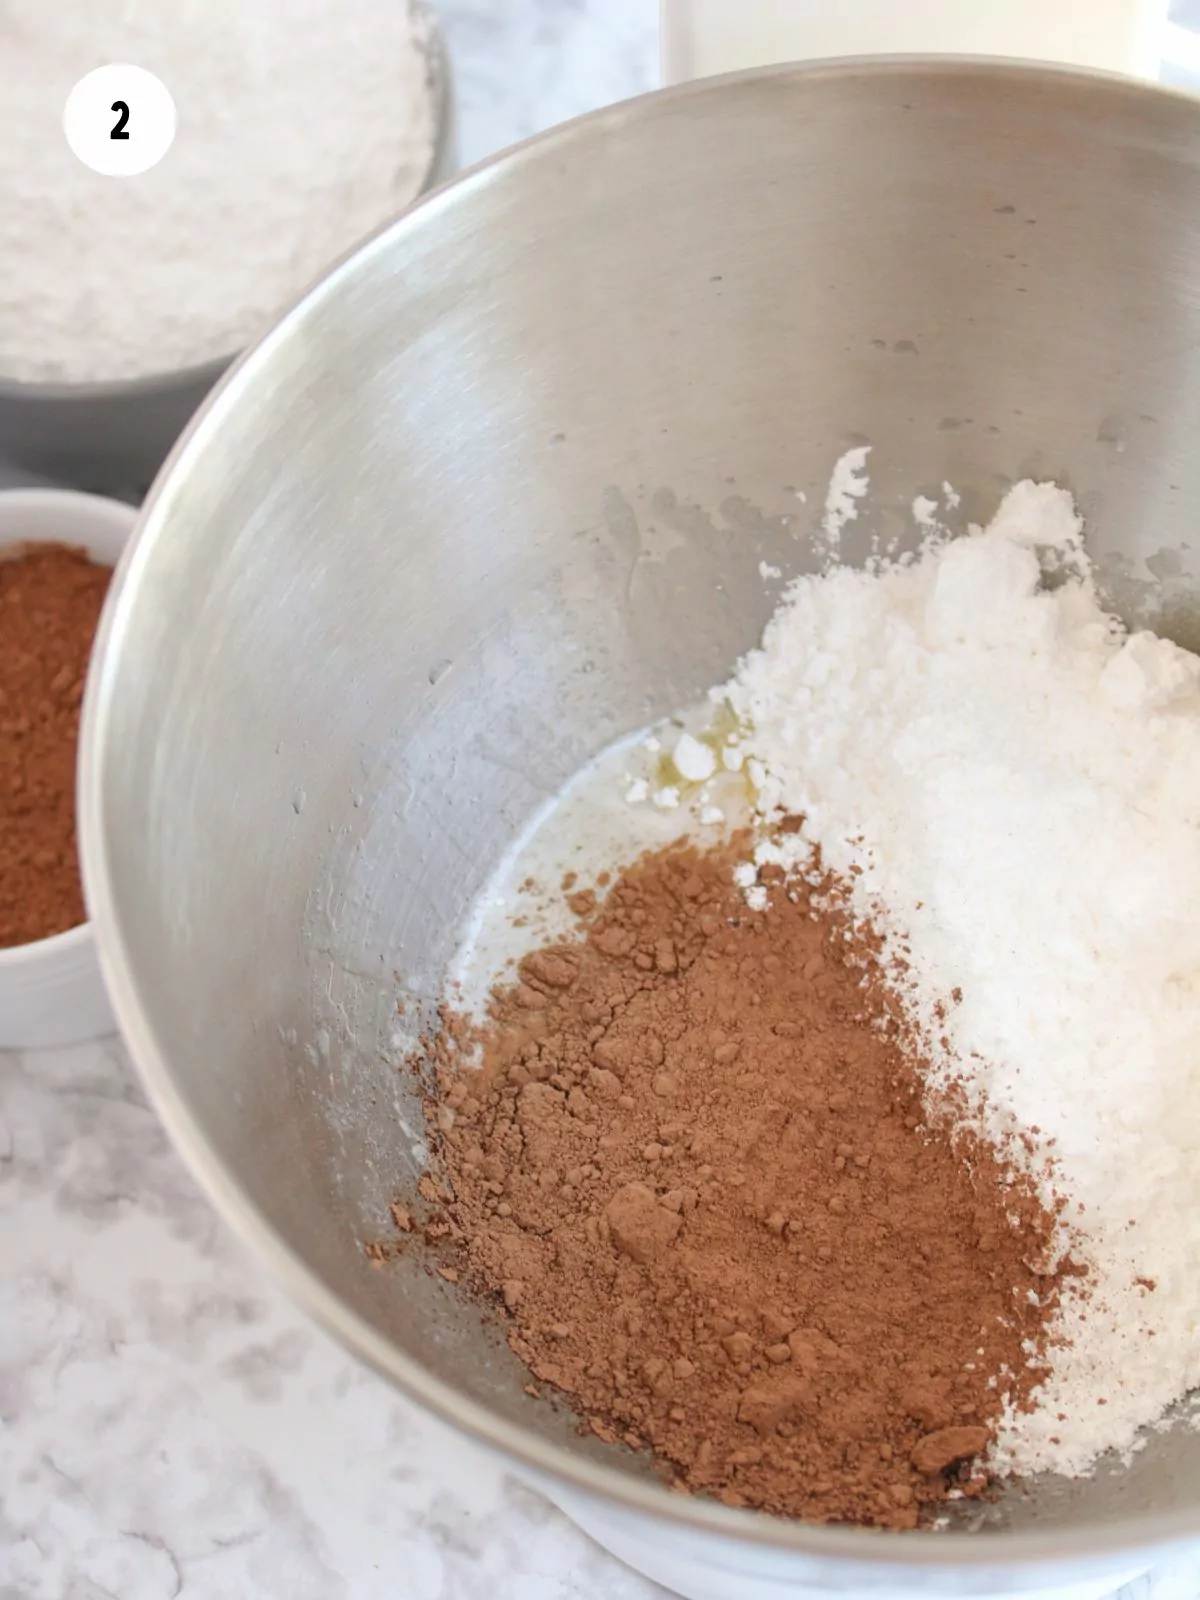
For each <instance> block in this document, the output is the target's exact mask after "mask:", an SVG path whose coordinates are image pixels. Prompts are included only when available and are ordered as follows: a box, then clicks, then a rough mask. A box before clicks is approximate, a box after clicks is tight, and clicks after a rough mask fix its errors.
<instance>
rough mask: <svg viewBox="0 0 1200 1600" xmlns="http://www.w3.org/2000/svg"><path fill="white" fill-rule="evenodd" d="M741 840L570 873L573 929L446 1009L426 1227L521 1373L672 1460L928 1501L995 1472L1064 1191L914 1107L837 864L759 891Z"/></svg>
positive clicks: (845, 1505)
mask: <svg viewBox="0 0 1200 1600" xmlns="http://www.w3.org/2000/svg"><path fill="white" fill-rule="evenodd" d="M743 855H744V841H736V840H735V841H734V842H733V843H732V844H731V845H729V846H728V847H726V848H722V849H719V850H715V851H710V852H707V853H699V852H697V851H696V850H695V849H693V848H691V847H688V846H682V847H676V848H672V849H669V850H666V851H663V852H659V853H656V854H652V855H649V856H647V857H645V858H643V859H642V860H641V861H640V862H638V863H637V864H636V865H634V866H632V867H630V868H628V869H627V870H626V871H624V872H623V873H622V874H621V875H620V876H619V877H618V878H617V879H616V881H615V882H614V883H613V884H612V886H611V888H610V889H609V890H608V892H607V894H606V895H605V896H604V898H603V900H602V901H598V900H597V898H596V896H595V895H594V893H593V892H592V891H588V890H584V891H577V892H576V893H575V894H574V895H572V896H571V905H572V907H573V909H574V910H575V912H576V913H577V914H578V916H579V920H580V931H581V935H582V937H581V939H580V940H579V942H577V943H562V944H559V945H556V946H554V947H553V948H547V949H541V950H536V951H534V952H532V953H531V954H529V955H527V956H526V957H525V959H524V960H523V961H522V962H521V964H520V969H519V981H518V982H516V983H514V984H512V985H511V986H509V987H506V988H504V989H502V990H499V991H497V993H496V996H495V1000H494V1004H493V1007H492V1014H491V1016H490V1018H489V1020H488V1021H487V1022H486V1024H484V1025H483V1026H482V1027H475V1026H472V1025H470V1024H468V1023H466V1022H465V1021H464V1020H463V1019H462V1018H455V1017H453V1016H447V1018H446V1026H445V1027H444V1028H443V1030H442V1032H441V1034H440V1037H439V1038H438V1040H437V1041H436V1043H435V1044H434V1045H433V1046H432V1047H431V1055H432V1060H433V1064H434V1066H435V1067H436V1074H435V1081H436V1090H435V1091H434V1093H433V1098H432V1100H431V1103H430V1106H429V1111H430V1125H431V1127H436V1128H438V1129H440V1130H441V1131H440V1134H439V1136H438V1139H437V1145H438V1157H437V1161H438V1167H437V1170H438V1172H439V1176H440V1179H441V1186H442V1189H443V1190H444V1192H445V1194H446V1195H448V1196H452V1198H451V1199H449V1200H448V1201H447V1202H446V1203H445V1209H444V1213H443V1214H442V1216H441V1217H440V1218H439V1219H438V1222H437V1225H436V1228H435V1233H436V1234H437V1235H438V1236H439V1237H440V1238H441V1239H442V1240H443V1241H444V1240H446V1239H449V1240H450V1241H457V1244H456V1245H452V1246H451V1247H452V1248H453V1249H455V1250H456V1252H457V1253H456V1255H455V1258H454V1259H455V1265H454V1267H453V1269H452V1270H453V1271H454V1273H455V1275H456V1277H457V1274H458V1272H459V1270H460V1269H462V1271H463V1272H464V1275H465V1276H466V1277H467V1279H468V1281H472V1282H474V1283H475V1285H476V1286H477V1287H480V1288H482V1289H483V1290H484V1291H485V1292H486V1293H487V1294H488V1295H489V1297H492V1296H494V1297H495V1300H496V1303H497V1306H498V1309H499V1310H500V1312H501V1313H502V1314H503V1315H506V1316H507V1317H509V1318H510V1319H511V1324H512V1325H511V1328H510V1333H509V1343H510V1344H511V1346H512V1348H513V1349H514V1350H515V1351H516V1352H517V1354H518V1355H519V1356H520V1357H521V1358H522V1359H523V1360H524V1361H525V1363H526V1364H527V1365H528V1367H529V1368H530V1370H531V1371H532V1372H533V1373H534V1374H535V1375H536V1376H537V1377H538V1378H539V1379H541V1380H542V1381H543V1382H544V1383H546V1384H550V1385H553V1386H554V1387H555V1388H556V1389H558V1390H560V1391H562V1393H563V1394H564V1395H565V1396H567V1397H568V1399H569V1401H570V1403H571V1404H572V1406H574V1407H575V1409H576V1410H577V1411H578V1412H579V1413H580V1415H581V1417H582V1419H583V1425H584V1426H586V1427H588V1428H590V1429H591V1430H592V1431H593V1432H594V1433H596V1434H597V1435H598V1436H599V1437H600V1438H602V1439H605V1440H610V1441H614V1442H615V1441H623V1442H624V1443H625V1444H627V1445H630V1446H632V1447H633V1448H635V1449H646V1448H648V1449H650V1450H652V1451H653V1452H654V1454H655V1456H656V1458H657V1459H658V1460H659V1462H660V1463H662V1464H663V1466H664V1468H665V1470H666V1471H667V1473H668V1475H669V1477H670V1479H671V1481H672V1483H673V1485H674V1486H675V1487H676V1488H678V1489H680V1490H683V1491H687V1492H704V1493H711V1494H715V1495H717V1496H719V1497H720V1498H721V1499H722V1500H723V1501H725V1502H726V1503H727V1504H730V1505H736V1506H752V1507H757V1508H761V1509H763V1510H766V1511H771V1512H777V1513H783V1514H786V1515H790V1516H796V1517H803V1518H807V1519H809V1520H813V1521H819V1522H833V1521H837V1522H849V1523H858V1524H871V1525H876V1526H881V1527H889V1528H911V1527H915V1526H916V1525H917V1524H918V1522H919V1521H921V1520H924V1519H927V1517H928V1515H929V1514H930V1513H931V1512H932V1511H934V1510H935V1509H936V1508H937V1507H938V1506H939V1505H940V1504H941V1503H942V1502H943V1501H944V1500H945V1498H946V1496H947V1494H949V1493H951V1492H954V1493H957V1494H962V1493H966V1494H968V1495H973V1494H978V1493H980V1492H981V1491H982V1490H983V1489H984V1488H986V1486H987V1482H988V1478H987V1473H986V1469H985V1468H984V1467H983V1466H982V1465H981V1464H980V1462H979V1460H978V1458H979V1455H980V1452H981V1451H983V1450H984V1449H985V1448H986V1445H987V1443H988V1440H989V1438H990V1434H991V1429H992V1427H993V1425H994V1423H995V1422H996V1420H997V1418H998V1416H999V1414H1000V1412H1001V1409H1002V1406H1003V1403H1004V1399H1005V1397H1006V1396H1011V1397H1012V1398H1013V1399H1014V1400H1015V1401H1016V1402H1017V1403H1018V1404H1020V1403H1022V1402H1024V1401H1026V1400H1027V1398H1028V1395H1029V1392H1030V1390H1031V1388H1032V1386H1033V1385H1034V1383H1035V1382H1036V1372H1035V1370H1034V1369H1033V1368H1031V1366H1030V1365H1029V1358H1030V1352H1031V1351H1033V1352H1036V1351H1038V1350H1039V1349H1040V1348H1041V1347H1042V1346H1043V1345H1044V1338H1045V1327H1046V1323H1047V1320H1048V1318H1049V1316H1050V1315H1051V1313H1052V1310H1053V1307H1054V1304H1055V1298H1056V1277H1055V1274H1054V1273H1053V1272H1052V1271H1049V1270H1048V1264H1049V1263H1050V1261H1051V1259H1052V1253H1053V1249H1054V1239H1055V1225H1054V1219H1053V1217H1052V1216H1051V1215H1049V1214H1048V1213H1047V1211H1046V1210H1045V1209H1044V1208H1043V1207H1042V1205H1041V1204H1040V1203H1039V1202H1038V1201H1037V1199H1036V1198H1035V1197H1034V1196H1033V1195H1032V1193H1030V1192H1029V1191H1028V1190H1027V1188H1025V1187H1023V1186H1022V1184H1021V1183H1020V1182H1018V1181H1016V1180H1014V1178H1013V1177H1012V1175H1011V1173H1010V1172H1008V1171H1007V1170H1006V1169H1005V1167H1004V1165H1003V1163H1002V1162H1001V1161H1000V1160H999V1159H998V1157H997V1156H996V1154H994V1153H993V1152H992V1151H991V1150H989V1149H988V1148H985V1147H982V1146H980V1145H979V1144H978V1143H975V1142H973V1141H972V1140H971V1139H970V1138H969V1137H968V1136H966V1135H965V1134H955V1133H954V1132H953V1130H952V1127H951V1125H950V1122H949V1120H948V1119H943V1120H941V1121H939V1120H938V1119H936V1118H931V1117H930V1116H929V1115H928V1114H927V1113H926V1111H925V1110H924V1109H923V1102H922V1080H921V1070H920V1063H919V1062H918V1061H914V1059H913V1058H912V1054H911V1051H910V1049H908V1048H907V1047H906V1046H905V1044H904V1043H903V1038H902V1032H903V1030H902V1027H901V1025H900V1022H899V1020H898V1017H897V1015H896V1008H895V1005H894V1002H893V1000H892V996H891V992H890V990H889V987H888V985H887V983H886V981H885V975H884V974H882V973H881V972H880V971H879V969H878V966H877V962H876V957H875V954H874V950H873V948H872V941H871V939H870V937H869V934H866V933H864V932H862V931H861V930H859V931H857V932H856V931H855V930H854V929H852V928H851V927H850V926H849V924H848V921H847V919H846V917H845V916H844V915H842V914H840V913H839V912H838V911H837V909H836V901H837V895H836V893H833V894H832V901H833V905H832V907H831V903H830V902H831V890H832V889H834V887H835V886H832V885H831V884H829V883H828V882H826V883H825V884H823V885H822V886H821V888H820V889H819V890H816V889H813V888H811V887H810V886H809V885H808V884H806V883H802V882H792V883H788V884H785V883H784V882H783V881H782V879H780V878H778V877H777V878H776V879H775V880H774V881H773V882H772V883H771V885H770V890H771V906H770V908H769V909H768V910H766V911H765V912H761V913H754V912H751V911H749V910H748V909H747V907H746V905H745V902H744V900H743V898H742V896H741V894H740V893H739V892H738V890H737V889H736V887H735V885H734V882H733V876H732V873H733V866H734V864H735V862H736V861H737V860H738V859H740V858H741V857H742V856H743ZM480 1047H482V1051H483V1065H482V1069H481V1070H479V1071H473V1070H471V1069H470V1068H468V1067H467V1066H466V1065H465V1064H464V1063H465V1061H466V1060H467V1057H468V1055H469V1054H470V1053H473V1052H475V1051H477V1050H478V1049H479V1048H480ZM428 1064H429V1062H428V1060H427V1062H426V1065H427V1066H428ZM423 1183H424V1185H425V1188H424V1189H423V1191H422V1192H423V1193H424V1194H425V1196H426V1198H427V1199H428V1198H430V1197H437V1195H438V1193H439V1191H438V1188H437V1187H436V1186H435V1185H433V1184H432V1183H431V1181H430V1180H429V1179H425V1180H423ZM404 1216H405V1218H406V1219H407V1218H408V1212H407V1211H405V1212H404Z"/></svg>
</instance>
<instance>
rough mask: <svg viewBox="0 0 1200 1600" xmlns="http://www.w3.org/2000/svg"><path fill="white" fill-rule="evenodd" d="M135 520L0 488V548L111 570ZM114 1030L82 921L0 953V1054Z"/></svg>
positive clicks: (69, 495)
mask: <svg viewBox="0 0 1200 1600" xmlns="http://www.w3.org/2000/svg"><path fill="white" fill-rule="evenodd" d="M136 521H137V512H136V510H135V509H134V508H133V506H127V505H122V504H121V502H120V501H118V500H104V499H102V498H101V497H100V496H99V495H94V494H76V493H74V492H73V491H72V490H68V489H5V490H0V547H2V546H9V545H14V544H46V543H54V544H69V545H76V546H79V547H82V548H83V549H84V550H86V551H87V552H88V554H89V555H90V556H91V557H92V559H93V560H94V561H98V562H101V563H103V565H104V566H108V567H111V566H115V565H116V563H117V560H118V558H119V557H120V554H121V551H122V550H123V549H124V548H125V544H126V541H127V540H128V538H129V535H130V534H131V533H132V531H133V526H134V523H135V522H136ZM115 1026H116V1024H115V1023H114V1021H113V1015H112V1010H111V1009H110V1007H109V1003H108V995H107V993H106V992H105V988H104V980H103V979H102V978H101V976H100V968H99V965H98V964H97V961H96V947H95V945H94V943H93V941H92V930H91V928H90V927H89V925H88V924H87V923H86V922H84V923H81V924H80V926H79V927H77V928H68V929H67V931H66V933H57V934H55V935H54V936H53V938H50V939H36V940H34V942H33V943H32V944H17V945H9V946H7V947H6V948H0V1050H36V1049H41V1048H43V1047H46V1046H51V1045H65V1044H79V1043H81V1042H82V1041H83V1040H85V1039H98V1038H100V1037H101V1036H102V1035H104V1034H106V1033H111V1032H113V1030H114V1028H115Z"/></svg>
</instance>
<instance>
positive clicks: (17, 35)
mask: <svg viewBox="0 0 1200 1600" xmlns="http://www.w3.org/2000/svg"><path fill="white" fill-rule="evenodd" d="M431 28H432V24H431V21H430V16H429V12H428V10H427V8H426V6H425V5H424V4H423V0H407V3H406V0H337V3H336V4H333V3H331V0H252V3H247V0H203V3H199V0H121V3H119V4H99V3H97V0H5V3H4V4H2V5H0V61H3V64H4V101H5V113H6V126H7V130H8V131H7V134H6V137H5V139H4V141H3V143H2V144H0V193H2V194H3V196H4V205H3V207H0V259H3V262H4V289H3V292H2V293H0V377H4V378H10V379H17V380H20V381H51V380H56V381H66V382H86V381H92V380H101V379H127V378H135V377H139V376H142V375H144V374H147V373H158V372H167V371H170V370H172V369H175V368H180V367H188V366H191V365H194V364H196V363H199V362H203V361H208V360H212V359H215V358H217V357H222V356H230V355H232V354H234V353H235V352H236V351H237V350H238V349H240V348H241V347H242V346H243V345H244V344H246V343H247V342H248V341H249V340H251V339H253V338H255V337H256V336H257V335H258V334H259V333H260V332H262V331H265V329H266V328H267V327H268V326H269V325H270V324H271V323H272V322H273V321H274V320H275V319H276V318H277V317H278V316H279V315H280V313H281V312H282V311H284V310H285V309H286V308H287V306H288V305H289V304H290V303H291V302H292V301H293V300H294V299H295V298H296V296H297V295H298V294H299V293H300V292H301V290H303V289H304V288H305V287H306V286H307V285H308V284H309V283H310V282H311V281H312V280H313V279H314V278H315V277H317V276H318V275H319V274H320V273H321V272H322V271H323V270H324V269H325V268H326V267H327V266H329V264H330V263H331V262H332V261H334V260H335V259H336V258H337V257H338V256H340V255H341V254H342V253H343V252H344V251H345V250H348V249H349V248H350V246H351V245H353V244H354V243H355V242H356V241H357V240H358V239H360V238H361V237H362V236H363V235H364V234H366V233H368V232H370V231H371V230H372V229H373V228H375V227H377V226H378V225H379V224H380V223H381V222H383V221H385V220H386V219H387V218H389V217H390V216H393V215H394V214H395V213H396V212H398V211H400V210H401V209H402V208H403V207H404V206H405V205H407V204H408V203H409V202H410V201H411V200H412V199H414V197H415V196H416V195H417V193H418V192H419V190H420V188H421V185H422V184H423V182H425V181H426V179H427V178H428V175H429V170H430V167H431V165H432V161H433V154H434V149H435V144H436V138H437V132H438V130H437V126H436V119H437V113H438V107H437V105H436V103H435V96H434V93H433V85H432V66H431V54H430V49H431V38H432V34H431ZM105 61H118V62H119V61H128V62H134V63H136V64H137V65H138V66H140V67H144V68H147V69H148V70H149V71H151V72H154V73H156V74H157V75H158V77H160V78H161V79H162V81H163V82H164V83H165V84H166V86H167V88H168V89H169V90H170V92H171V94H172V96H173V98H174V100H175V105H176V110H177V113H178V129H177V133H176V136H175V141H174V143H173V144H172V146H171V148H170V150H169V151H168V152H167V154H166V155H165V156H164V157H163V159H162V161H160V162H159V164H158V165H157V166H156V167H153V168H152V169H151V170H150V171H148V172H144V173H141V174H139V175H138V176H136V177H132V178H113V177H106V176H103V175H101V174H100V173H96V172H92V171H91V170H90V169H89V168H87V167H85V166H84V165H83V163H82V162H81V161H79V160H78V159H77V158H76V157H75V156H74V155H73V154H72V152H71V150H70V148H69V147H68V145H67V141H66V139H65V138H64V137H63V131H62V123H61V119H62V111H63V105H64V103H65V101H66V98H67V94H68V92H69V91H70V89H71V86H72V84H74V83H75V82H76V81H77V80H78V79H79V78H81V77H82V76H83V75H84V74H85V73H86V72H89V71H91V69H92V68H93V67H96V66H98V65H99V64H101V63H102V62H105Z"/></svg>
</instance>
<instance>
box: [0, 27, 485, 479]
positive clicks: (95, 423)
mask: <svg viewBox="0 0 1200 1600" xmlns="http://www.w3.org/2000/svg"><path fill="white" fill-rule="evenodd" d="M427 25H428V26H429V28H430V30H431V31H430V35H429V44H428V52H429V73H430V82H431V85H432V88H431V93H432V96H433V104H434V113H435V120H436V126H437V130H438V133H437V141H436V144H435V146H434V150H433V153H432V155H431V157H430V162H429V167H428V170H427V172H426V174H425V177H424V179H423V180H422V183H421V187H420V192H421V193H425V192H427V191H428V190H430V189H432V188H435V187H436V186H437V185H438V184H440V183H443V182H445V180H446V179H447V178H448V177H449V176H450V174H451V173H452V172H453V171H454V169H455V166H456V164H457V162H456V156H455V133H456V130H455V113H454V94H453V85H452V81H451V70H450V60H449V56H448V54H447V52H446V46H445V41H444V40H443V38H442V34H441V31H440V29H439V28H438V27H437V26H436V23H435V22H433V21H432V20H429V21H428V24H427ZM232 360H233V355H232V353H230V354H227V355H224V356H221V357H219V358H217V359H214V360H212V361H206V362H203V363H201V364H200V365H198V366H194V367H188V368H187V369H185V370H181V371H177V372H163V373H154V374H152V375H150V376H147V377H144V378H135V379H130V380H128V381H123V382H117V383H85V384H67V383H18V382H16V381H15V380H14V379H12V378H6V377H5V376H4V375H3V373H0V469H7V470H8V472H9V473H10V474H11V475H12V476H13V477H15V478H16V479H17V481H23V480H24V479H26V478H30V479H33V480H39V479H40V480H45V481H46V482H51V483H59V484H64V485H69V486H72V487H74V488H78V489H85V490H87V491H89V492H90V493H93V494H106V495H115V496H118V497H120V498H122V499H127V500H130V501H137V500H140V499H141V497H142V496H143V495H144V494H145V492H146V490H147V489H148V488H149V486H150V483H151V482H152V480H153V478H154V475H155V473H156V472H157V471H158V469H159V468H160V467H161V466H162V464H163V461H164V460H165V459H166V456H167V453H168V451H169V450H170V448H171V446H172V445H173V444H174V443H175V440H176V439H177V438H178V437H179V435H180V433H181V432H182V431H183V429H184V427H185V426H186V424H187V422H188V419H189V418H190V417H191V416H192V415H193V414H194V413H195V411H196V408H197V407H198V406H199V405H200V402H201V401H202V400H203V399H204V397H205V395H206V394H207V393H208V392H209V390H210V389H211V388H212V386H213V384H214V383H216V381H217V379H218V378H219V377H220V376H221V374H222V372H224V371H225V369H226V368H227V367H228V366H229V364H230V362H231V361H232Z"/></svg>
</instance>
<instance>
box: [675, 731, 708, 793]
mask: <svg viewBox="0 0 1200 1600" xmlns="http://www.w3.org/2000/svg"><path fill="white" fill-rule="evenodd" d="M671 760H672V761H673V762H674V763H675V770H676V771H677V772H678V773H679V775H680V777H681V778H685V779H686V780H687V782H689V783H703V782H704V780H705V778H711V777H712V775H713V773H714V772H715V771H716V770H717V758H716V756H715V755H714V754H713V752H712V751H711V750H710V749H709V747H708V746H707V745H706V744H701V743H700V741H699V739H697V738H695V737H693V735H692V734H690V733H681V734H680V736H679V740H678V742H677V743H676V745H675V749H674V750H673V752H672V754H671Z"/></svg>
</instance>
